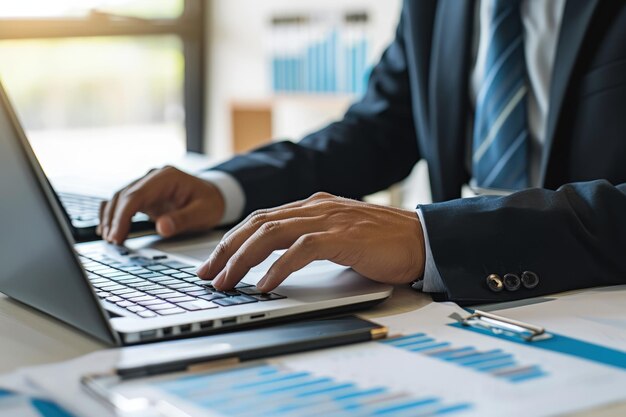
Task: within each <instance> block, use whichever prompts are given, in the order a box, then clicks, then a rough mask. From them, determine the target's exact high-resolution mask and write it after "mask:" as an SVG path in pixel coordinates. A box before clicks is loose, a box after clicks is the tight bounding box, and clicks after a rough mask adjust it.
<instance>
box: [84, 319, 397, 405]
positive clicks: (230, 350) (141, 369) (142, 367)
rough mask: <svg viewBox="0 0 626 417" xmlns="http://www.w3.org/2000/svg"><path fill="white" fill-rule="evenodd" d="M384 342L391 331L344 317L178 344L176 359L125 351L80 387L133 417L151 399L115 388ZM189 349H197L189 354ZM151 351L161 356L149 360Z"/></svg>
mask: <svg viewBox="0 0 626 417" xmlns="http://www.w3.org/2000/svg"><path fill="white" fill-rule="evenodd" d="M386 336H387V328H386V327H384V326H380V325H378V324H376V323H373V322H370V321H368V320H364V319H361V318H358V317H356V316H344V317H336V318H328V319H319V320H310V321H301V322H296V323H289V324H283V325H278V326H271V327H264V328H259V329H253V330H246V331H240V332H233V333H228V334H223V335H213V336H206V337H203V338H197V339H192V340H184V341H179V342H178V343H179V344H180V343H182V344H185V345H187V350H186V351H185V350H183V351H181V352H179V353H178V354H172V352H174V351H176V348H174V349H169V350H168V348H165V349H159V348H158V347H156V348H155V346H158V345H162V346H167V347H170V346H176V342H165V343H163V344H151V345H145V346H136V347H128V348H122V352H125V353H129V355H127V357H126V358H122V360H121V363H120V364H119V365H118V366H117V367H116V368H115V369H113V370H111V371H110V372H108V373H103V374H88V375H84V376H82V377H81V380H80V383H81V386H82V387H83V389H84V390H85V391H87V392H88V393H89V394H91V395H92V396H95V397H96V398H97V399H98V400H100V401H102V402H104V403H105V404H106V405H107V406H109V407H110V408H112V409H113V410H115V411H116V412H118V413H121V414H122V415H124V414H129V413H131V414H132V413H137V412H141V411H142V410H146V409H149V408H153V407H152V406H153V404H151V403H150V400H148V399H147V398H140V397H138V398H127V397H125V396H124V395H121V394H120V393H119V392H118V391H117V390H116V387H118V386H120V385H121V384H123V383H126V382H129V381H143V380H144V379H147V378H151V377H159V376H165V375H172V374H177V375H180V374H181V373H182V374H187V373H188V374H190V375H192V374H194V373H198V372H210V371H218V370H223V369H228V368H232V367H237V366H246V365H247V364H249V363H250V364H254V363H259V362H260V360H261V359H264V358H269V357H272V356H278V355H285V354H289V353H298V352H305V351H310V350H315V349H322V348H327V347H335V346H343V345H347V344H352V343H358V342H366V341H371V340H378V339H382V338H385V337H386ZM190 345H191V346H193V347H192V348H190V347H189V346H190ZM151 351H155V352H157V354H155V355H146V354H145V353H146V352H151ZM244 362H245V364H244ZM162 406H163V404H161V405H160V407H159V410H160V411H159V412H160V413H161V414H160V415H163V416H169V415H179V414H177V413H176V410H173V409H171V410H170V411H169V412H168V411H167V409H168V407H167V406H166V407H165V408H163V407H162ZM170 408H171V406H170ZM163 410H165V411H163ZM157 415H159V414H157Z"/></svg>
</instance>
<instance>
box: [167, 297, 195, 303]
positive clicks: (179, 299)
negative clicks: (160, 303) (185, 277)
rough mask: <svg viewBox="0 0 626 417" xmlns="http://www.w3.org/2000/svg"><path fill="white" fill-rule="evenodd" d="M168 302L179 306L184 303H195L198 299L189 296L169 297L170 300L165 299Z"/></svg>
mask: <svg viewBox="0 0 626 417" xmlns="http://www.w3.org/2000/svg"><path fill="white" fill-rule="evenodd" d="M165 299H166V300H167V301H168V302H170V303H174V304H178V303H182V302H185V301H195V300H196V298H194V297H189V296H184V297H169V298H165Z"/></svg>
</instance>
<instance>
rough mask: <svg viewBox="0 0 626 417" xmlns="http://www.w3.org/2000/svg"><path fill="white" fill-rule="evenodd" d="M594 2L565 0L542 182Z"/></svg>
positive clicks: (551, 91) (557, 49) (548, 121)
mask: <svg viewBox="0 0 626 417" xmlns="http://www.w3.org/2000/svg"><path fill="white" fill-rule="evenodd" d="M597 5H598V0H568V1H567V2H566V4H565V10H564V11H563V20H562V23H561V32H560V34H559V41H558V44H557V48H556V57H555V59H554V68H553V70H552V85H551V87H550V110H549V112H548V120H547V127H546V137H545V144H544V148H543V153H542V159H541V174H540V178H541V184H542V185H545V182H546V173H547V169H548V162H549V160H550V153H551V150H552V145H553V143H554V136H555V133H556V127H557V123H558V121H559V118H560V115H561V110H562V108H563V100H564V98H565V94H566V92H567V88H568V85H569V82H570V79H571V77H572V71H573V69H574V66H575V64H576V59H577V57H578V52H579V50H580V47H581V46H582V43H583V40H584V38H585V34H586V32H587V27H588V26H589V23H590V22H591V18H592V16H593V12H594V11H595V9H596V6H597Z"/></svg>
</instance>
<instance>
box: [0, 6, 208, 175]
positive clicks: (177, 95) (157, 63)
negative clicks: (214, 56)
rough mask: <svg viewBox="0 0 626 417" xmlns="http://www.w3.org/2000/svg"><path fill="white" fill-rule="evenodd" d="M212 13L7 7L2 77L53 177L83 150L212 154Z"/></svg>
mask: <svg viewBox="0 0 626 417" xmlns="http://www.w3.org/2000/svg"><path fill="white" fill-rule="evenodd" d="M203 16H204V5H203V1H202V0H55V1H49V0H20V1H19V2H3V4H1V5H0V78H1V79H2V82H3V84H4V86H5V88H6V90H7V91H8V94H9V96H10V98H11V101H12V102H13V104H14V105H15V107H16V110H17V112H18V115H19V117H20V120H21V121H22V124H23V125H24V127H25V129H26V131H27V134H28V136H29V139H30V140H31V143H32V144H33V147H34V148H35V151H36V152H37V154H38V156H39V157H40V158H41V159H42V164H43V165H44V167H45V168H46V170H48V168H50V167H51V166H52V165H55V164H56V165H61V164H66V163H67V161H66V159H67V158H61V157H60V155H62V154H65V155H67V154H68V153H67V152H72V150H73V151H74V154H75V152H76V150H78V149H86V150H87V151H86V152H85V153H84V154H83V153H81V154H80V156H83V155H84V156H85V157H91V156H93V155H98V156H101V157H102V158H106V157H107V155H109V154H110V153H111V151H112V150H114V151H115V152H116V153H118V154H119V153H124V154H125V155H130V156H132V155H135V157H136V155H137V154H140V155H143V156H147V157H148V158H149V157H150V156H152V157H154V160H158V159H159V156H164V157H163V158H162V160H165V159H166V158H165V157H167V156H168V155H172V154H173V153H182V152H184V150H185V149H187V150H191V151H202V142H203V131H204V126H203V108H204V105H203V101H204V98H203V96H204V94H203V89H204V82H203V78H204V77H203V74H204V53H203V48H204V39H203V38H204V26H203V24H204V22H203ZM64 159H65V160H64ZM130 159H131V157H129V160H130Z"/></svg>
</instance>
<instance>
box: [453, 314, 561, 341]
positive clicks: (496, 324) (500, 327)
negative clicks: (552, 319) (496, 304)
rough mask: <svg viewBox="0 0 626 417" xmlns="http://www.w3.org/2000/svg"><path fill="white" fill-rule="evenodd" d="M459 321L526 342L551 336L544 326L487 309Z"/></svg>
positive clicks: (465, 324)
mask: <svg viewBox="0 0 626 417" xmlns="http://www.w3.org/2000/svg"><path fill="white" fill-rule="evenodd" d="M459 321H460V323H461V324H462V325H464V326H472V327H480V328H482V329H486V330H489V331H490V332H492V333H494V334H502V335H506V336H515V337H519V338H521V339H523V340H525V341H526V342H535V341H538V340H545V339H548V338H550V337H551V335H550V334H548V333H546V331H545V329H544V328H543V327H539V326H535V325H533V324H528V323H524V322H521V321H518V320H513V319H509V318H506V317H501V316H497V315H495V314H491V313H487V312H485V311H479V310H474V313H472V314H470V315H469V316H467V317H465V318H461V319H460V320H459Z"/></svg>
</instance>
